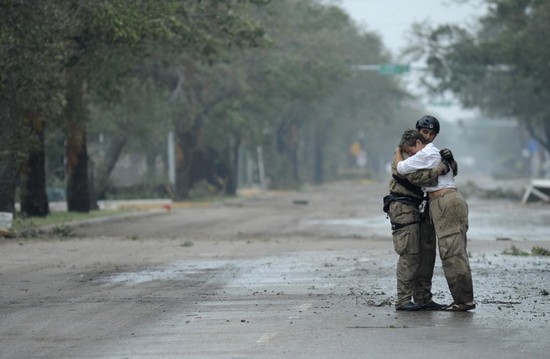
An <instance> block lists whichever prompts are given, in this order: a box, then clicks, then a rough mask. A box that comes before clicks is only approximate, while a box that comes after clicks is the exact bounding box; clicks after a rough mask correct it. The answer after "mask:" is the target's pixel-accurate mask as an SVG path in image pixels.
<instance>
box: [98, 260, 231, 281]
mask: <svg viewBox="0 0 550 359" xmlns="http://www.w3.org/2000/svg"><path fill="white" fill-rule="evenodd" d="M227 265H228V262H226V261H199V262H196V263H193V264H189V263H183V262H182V263H174V264H173V265H171V266H164V267H154V268H150V269H145V270H141V271H138V272H121V273H116V274H113V275H110V276H107V277H105V278H104V279H103V280H102V282H104V283H105V282H106V283H111V284H141V283H147V282H153V281H169V280H181V279H183V278H185V277H186V276H190V275H194V274H198V273H201V272H204V271H208V270H219V269H220V268H223V267H226V266H227Z"/></svg>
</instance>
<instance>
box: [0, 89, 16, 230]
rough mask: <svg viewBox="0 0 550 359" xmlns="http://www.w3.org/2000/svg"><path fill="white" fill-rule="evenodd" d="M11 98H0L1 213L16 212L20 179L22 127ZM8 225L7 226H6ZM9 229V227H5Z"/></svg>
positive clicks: (11, 213) (10, 214)
mask: <svg viewBox="0 0 550 359" xmlns="http://www.w3.org/2000/svg"><path fill="white" fill-rule="evenodd" d="M9 101H10V100H9V99H7V100H6V101H3V99H0V123H1V124H2V130H1V131H0V213H1V214H2V215H7V216H13V215H14V214H15V192H16V189H17V185H18V181H19V169H18V162H17V149H18V148H19V146H20V143H17V142H18V140H17V139H18V138H20V136H19V135H18V131H19V129H20V128H21V125H20V121H19V120H18V118H17V116H14V114H13V113H12V112H11V111H10V103H9ZM6 227H7V226H6ZM4 229H9V228H4Z"/></svg>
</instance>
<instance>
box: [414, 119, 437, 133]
mask: <svg viewBox="0 0 550 359" xmlns="http://www.w3.org/2000/svg"><path fill="white" fill-rule="evenodd" d="M421 128H427V129H428V130H434V131H435V133H439V121H438V120H437V118H435V117H433V116H430V115H425V116H422V117H420V119H419V120H418V121H416V129H417V130H420V129H421Z"/></svg>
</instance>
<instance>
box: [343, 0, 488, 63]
mask: <svg viewBox="0 0 550 359" xmlns="http://www.w3.org/2000/svg"><path fill="white" fill-rule="evenodd" d="M335 2H336V3H339V4H340V6H341V7H342V8H343V9H344V10H346V11H347V12H348V13H349V14H350V16H351V17H352V18H353V19H354V20H355V21H356V22H357V23H358V24H360V25H362V26H363V27H364V28H365V29H367V30H369V31H373V32H376V33H378V34H379V35H381V37H382V39H383V41H384V43H385V45H386V47H387V48H388V49H389V50H390V51H391V52H392V53H393V54H395V55H396V54H397V53H398V52H399V50H401V49H402V48H403V47H405V45H406V41H407V40H406V39H407V33H408V32H410V28H411V25H412V24H413V23H415V22H423V21H429V22H430V23H431V24H432V25H437V24H442V23H459V24H466V23H471V22H472V21H473V19H475V18H476V17H478V16H480V15H481V14H483V12H484V7H483V6H482V5H481V4H482V1H480V0H470V1H469V2H468V3H467V4H459V3H457V2H456V1H455V0H335Z"/></svg>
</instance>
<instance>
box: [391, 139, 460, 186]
mask: <svg viewBox="0 0 550 359" xmlns="http://www.w3.org/2000/svg"><path fill="white" fill-rule="evenodd" d="M440 162H441V155H440V154H439V149H438V148H437V147H435V146H434V144H433V143H428V144H427V145H426V146H425V147H424V148H423V149H422V150H420V151H419V152H417V153H416V154H414V155H413V156H411V157H409V158H407V159H406V160H404V161H401V162H399V163H398V164H397V172H398V173H399V174H402V175H406V174H409V173H412V172H414V171H416V170H422V169H426V168H434V167H436V166H437V165H438V164H439V163H440ZM437 182H438V183H437V185H436V186H432V187H423V188H422V189H423V190H424V191H425V192H434V191H437V190H440V189H442V188H456V182H455V179H454V177H453V171H449V172H447V173H446V174H444V175H440V176H439V177H438V181H437Z"/></svg>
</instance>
